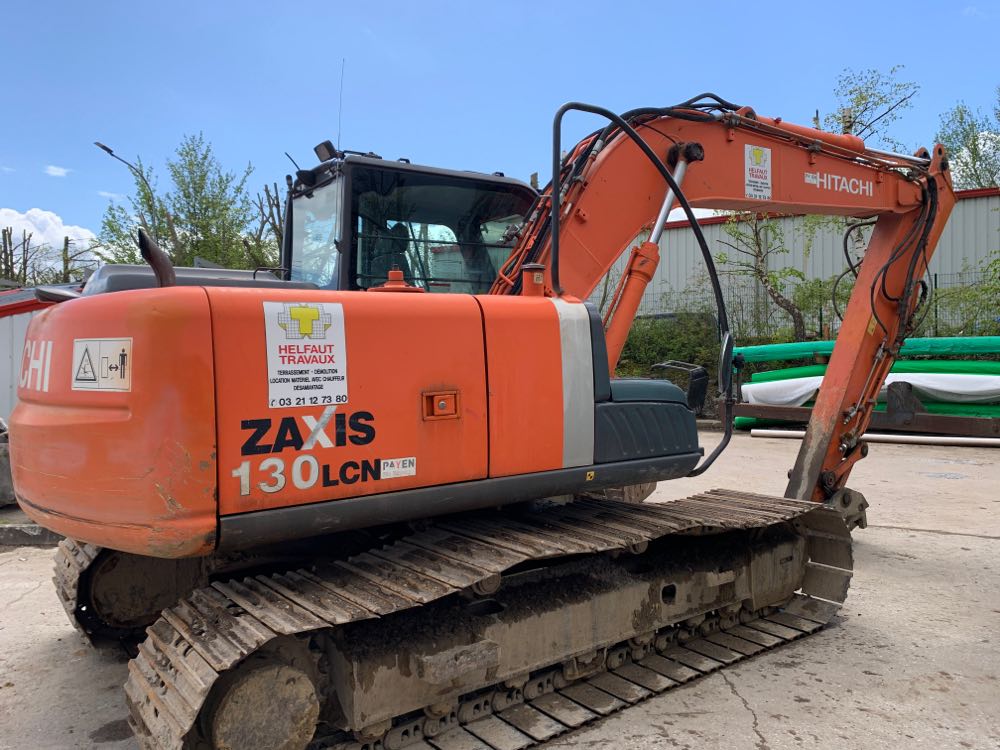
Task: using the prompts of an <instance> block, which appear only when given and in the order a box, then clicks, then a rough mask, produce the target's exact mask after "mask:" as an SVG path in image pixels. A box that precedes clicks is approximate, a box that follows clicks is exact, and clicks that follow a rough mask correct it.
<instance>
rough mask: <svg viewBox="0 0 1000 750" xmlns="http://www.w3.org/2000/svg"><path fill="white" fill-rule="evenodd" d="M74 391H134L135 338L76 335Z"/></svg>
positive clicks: (73, 369) (73, 374)
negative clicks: (79, 336)
mask: <svg viewBox="0 0 1000 750" xmlns="http://www.w3.org/2000/svg"><path fill="white" fill-rule="evenodd" d="M70 375H71V377H72V386H73V390H74V391H131V390H132V339H74V340H73V365H72V369H71V370H70Z"/></svg>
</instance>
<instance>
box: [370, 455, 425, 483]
mask: <svg viewBox="0 0 1000 750" xmlns="http://www.w3.org/2000/svg"><path fill="white" fill-rule="evenodd" d="M416 474H417V459H416V458H414V457H413V456H410V457H408V458H383V459H382V470H381V471H380V472H379V476H380V477H382V479H395V478H396V477H412V476H416Z"/></svg>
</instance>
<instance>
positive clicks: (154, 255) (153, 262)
mask: <svg viewBox="0 0 1000 750" xmlns="http://www.w3.org/2000/svg"><path fill="white" fill-rule="evenodd" d="M139 252H140V253H142V257H143V259H144V260H145V261H146V262H147V263H148V264H149V265H150V267H151V268H152V269H153V274H154V275H155V276H156V285H157V286H177V274H175V273H174V266H173V264H172V263H171V262H170V256H168V255H167V254H166V253H165V252H163V251H162V250H161V249H160V246H159V245H157V244H156V243H155V242H153V238H152V237H150V236H149V235H148V234H147V233H146V230H145V229H143V228H142V227H139Z"/></svg>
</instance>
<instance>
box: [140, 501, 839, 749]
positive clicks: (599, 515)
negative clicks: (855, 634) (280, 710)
mask: <svg viewBox="0 0 1000 750" xmlns="http://www.w3.org/2000/svg"><path fill="white" fill-rule="evenodd" d="M796 518H800V519H801V520H802V521H803V522H804V524H805V526H806V537H807V552H808V554H809V557H810V561H809V562H808V563H807V566H806V568H807V569H806V574H805V579H804V582H803V586H802V594H801V595H799V596H797V597H796V599H795V600H794V601H793V602H792V603H791V604H790V605H789V606H788V607H786V608H785V609H784V610H783V611H782V612H777V613H774V614H771V615H769V616H767V617H765V618H761V619H758V620H755V621H753V622H751V623H749V624H745V625H739V626H736V627H733V628H730V629H729V630H728V631H725V632H720V633H715V634H713V635H709V636H707V637H705V638H700V639H697V640H694V641H688V642H686V643H685V644H684V645H683V646H682V647H680V646H679V647H676V648H675V649H671V650H670V651H668V652H665V653H664V654H661V655H656V656H650V657H647V659H644V660H643V661H642V662H640V663H639V664H632V663H628V664H626V665H624V666H622V667H621V668H619V669H617V670H614V671H613V672H604V673H601V674H598V675H596V676H594V677H591V678H589V679H587V680H583V681H582V683H581V682H578V683H574V684H573V685H571V686H569V687H568V688H564V689H563V690H562V691H559V692H557V693H550V694H548V695H547V696H541V697H540V698H537V699H535V700H534V701H529V702H528V703H523V704H519V705H518V706H514V707H512V708H509V709H506V710H505V711H501V712H500V713H498V714H495V715H491V716H487V717H485V718H482V719H477V720H476V721H474V722H472V723H470V724H467V725H466V726H464V727H458V728H455V729H453V730H451V731H449V732H448V733H447V734H443V735H440V736H438V737H435V738H432V739H428V740H426V741H425V740H419V741H418V742H416V743H415V744H411V745H407V747H414V748H418V749H419V748H425V749H429V748H432V747H433V748H437V749H438V750H459V749H460V748H462V749H464V750H489V749H490V748H492V749H493V750H512V749H513V748H523V747H528V746H529V745H531V744H534V743H536V742H540V741H544V740H545V739H548V738H549V737H552V736H555V734H558V733H561V732H564V731H568V730H569V729H572V728H575V727H576V726H580V725H581V724H583V723H586V722H587V721H591V720H593V719H596V718H598V717H599V716H601V715H605V714H607V713H610V712H611V711H615V710H618V709H620V708H623V707H624V706H625V705H628V704H629V703H634V702H636V701H638V700H642V699H644V698H646V697H649V696H650V695H652V694H653V693H654V692H662V691H663V690H666V689H669V688H671V687H675V686H676V685H677V684H680V683H681V682H684V681H687V680H688V679H693V678H695V677H697V676H700V675H702V674H706V673H708V672H711V671H713V670H715V669H718V668H720V667H721V666H722V665H724V664H726V663H732V662H734V661H737V660H739V659H742V658H745V657H746V656H750V655H753V654H754V653H757V652H759V651H761V650H765V649H767V648H773V647H775V646H778V645H780V644H782V643H785V642H787V641H789V640H792V639H794V638H798V637H801V636H802V635H805V634H806V633H809V632H812V631H814V630H816V629H818V628H820V627H821V626H822V625H823V624H824V623H826V622H828V621H829V619H830V618H831V617H832V616H833V614H834V613H835V612H836V610H837V609H838V608H839V606H840V603H841V602H843V601H844V599H845V598H846V596H847V588H848V586H849V584H850V578H851V570H852V567H853V563H852V555H851V547H850V535H849V533H848V532H847V529H846V526H845V525H844V522H843V520H842V519H841V517H840V516H839V515H838V514H837V513H836V512H835V511H833V510H830V509H828V508H825V507H823V506H818V505H816V504H815V503H808V502H801V501H797V500H789V499H786V498H775V497H768V496H764V495H756V494H752V493H745V492H735V491H731V490H713V491H711V492H708V493H705V494H701V495H695V496H693V497H689V498H686V499H684V500H678V501H675V502H672V503H665V504H659V505H651V504H647V505H628V504H624V503H619V502H614V501H596V500H581V501H578V502H574V503H572V504H570V505H565V506H556V507H553V508H550V509H548V510H546V511H543V512H539V513H534V514H531V515H524V516H517V517H512V516H508V515H504V514H501V513H497V514H493V515H484V514H477V515H475V516H470V517H467V518H461V519H457V520H455V519H440V520H439V521H437V522H435V523H434V524H432V525H431V526H430V527H429V528H427V529H425V530H423V531H419V532H415V533H413V534H412V535H410V536H407V537H405V538H404V539H402V540H400V541H397V542H395V543H393V544H391V545H389V546H387V547H385V548H383V549H380V550H372V551H369V552H366V553H363V554H361V555H357V556H355V557H352V558H350V559H348V560H347V561H344V562H336V563H332V564H330V565H326V566H324V568H323V569H322V570H321V572H319V573H312V572H310V571H307V570H297V571H290V572H286V573H282V574H275V575H270V576H256V577H253V578H244V579H243V580H242V581H235V580H232V581H226V582H216V583H213V584H212V585H211V586H208V587H205V588H202V589H198V590H196V591H194V592H193V593H192V594H191V595H190V596H188V597H185V599H183V600H182V601H181V602H179V603H178V604H177V605H175V606H174V607H171V608H170V609H167V610H164V611H163V613H162V615H161V617H160V618H159V619H158V620H157V621H156V622H155V623H154V624H153V625H151V626H150V627H149V628H148V629H147V636H148V637H147V639H146V640H145V641H144V642H143V643H142V644H141V645H140V646H139V653H138V655H137V656H136V658H134V659H133V660H132V661H130V662H129V676H128V680H127V682H126V684H125V694H126V702H127V704H128V707H129V713H130V719H129V722H130V724H131V725H132V728H133V731H134V732H135V734H136V736H137V738H138V739H139V741H140V744H141V745H142V746H143V747H144V748H149V749H152V748H157V749H160V750H167V749H178V750H179V749H180V748H184V747H186V744H185V743H186V741H187V740H188V739H190V738H189V736H188V735H190V734H193V732H192V731H191V730H192V727H193V726H194V724H195V721H196V719H197V716H198V713H199V711H200V709H201V707H202V705H203V704H204V702H205V700H206V699H207V697H208V695H209V691H210V690H211V687H212V685H213V684H214V682H215V681H216V679H218V677H219V675H220V673H222V672H224V671H225V670H227V669H231V668H232V667H234V666H235V665H236V664H238V663H239V662H240V661H241V660H242V659H243V658H244V657H246V656H247V655H248V654H250V653H252V652H253V651H255V650H257V649H259V648H260V647H261V646H263V645H264V644H266V643H267V642H268V641H270V640H272V639H274V638H277V637H279V636H289V635H295V634H300V633H308V632H310V631H315V630H319V629H323V628H330V627H336V626H339V625H343V624H345V623H347V622H355V621H362V620H366V619H374V618H377V617H381V616H385V615H388V614H391V613H394V612H399V611H404V610H407V609H411V608H414V607H419V606H422V605H424V604H427V603H428V602H431V601H434V600H437V599H440V598H442V597H445V596H448V595H450V594H452V593H455V592H458V591H461V590H463V589H465V588H467V587H469V586H472V585H474V584H476V583H478V582H480V581H487V580H488V579H490V578H491V577H494V576H495V575H496V574H498V573H502V572H503V571H504V570H507V569H509V568H511V567H514V566H516V565H519V564H521V563H525V562H528V561H531V560H544V559H552V558H557V557H564V556H566V555H571V554H583V553H599V552H607V551H612V550H616V549H627V548H630V547H631V548H635V547H636V546H637V545H642V544H643V543H646V542H649V541H652V540H654V539H657V538H659V537H662V536H666V535H670V534H677V533H686V534H690V533H698V532H702V531H719V530H738V529H751V528H762V527H765V526H769V525H772V524H775V523H782V522H785V521H790V520H792V519H796ZM428 743H430V744H428ZM380 746H381V743H378V744H376V743H372V744H371V745H368V746H365V745H360V744H358V743H354V742H351V743H348V744H347V745H346V746H345V747H352V748H365V747H369V748H370V749H371V750H375V749H376V748H377V747H380Z"/></svg>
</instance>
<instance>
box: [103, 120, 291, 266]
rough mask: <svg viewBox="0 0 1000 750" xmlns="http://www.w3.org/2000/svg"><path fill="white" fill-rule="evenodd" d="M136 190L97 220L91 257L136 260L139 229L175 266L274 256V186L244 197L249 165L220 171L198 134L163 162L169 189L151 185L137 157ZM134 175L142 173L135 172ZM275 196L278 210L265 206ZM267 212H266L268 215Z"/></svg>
mask: <svg viewBox="0 0 1000 750" xmlns="http://www.w3.org/2000/svg"><path fill="white" fill-rule="evenodd" d="M136 170H137V171H138V172H139V174H138V175H134V177H135V193H134V194H133V195H132V196H130V198H129V205H128V207H126V206H123V205H120V204H114V203H111V204H109V205H108V208H107V209H106V210H105V212H104V218H103V220H102V222H101V233H100V241H101V245H102V249H101V250H100V251H98V255H99V256H100V257H101V259H102V260H105V261H107V262H109V263H141V262H142V259H141V257H140V256H139V250H138V246H137V245H136V239H135V238H136V234H137V231H138V229H139V227H142V228H143V229H145V230H146V231H147V232H148V233H149V234H150V235H151V236H152V237H153V238H154V239H155V240H156V241H157V243H158V244H159V245H160V247H161V248H162V249H163V250H164V251H166V252H167V253H168V254H169V256H170V259H171V261H172V262H173V264H174V265H176V266H191V265H193V264H194V261H195V258H201V259H204V260H207V261H209V262H211V263H215V264H218V265H220V266H223V267H227V268H257V267H260V266H273V265H275V264H276V261H277V255H278V247H279V245H278V238H279V236H280V232H276V231H275V227H278V226H280V221H278V222H275V221H274V218H275V216H277V217H280V215H281V214H280V200H278V199H277V186H275V190H274V193H273V196H272V194H271V193H270V191H269V190H268V189H265V196H266V197H261V196H259V195H258V196H256V197H254V196H251V194H250V192H249V191H248V189H247V181H248V179H249V178H250V175H251V174H252V173H253V166H252V165H250V164H248V165H247V166H246V168H245V169H244V170H243V171H242V172H239V173H237V172H229V171H226V170H225V169H224V168H223V166H222V164H221V163H220V162H219V160H218V158H217V157H216V156H215V153H214V151H213V149H212V145H211V144H210V143H208V142H206V141H205V138H204V136H203V135H202V134H200V133H199V134H198V135H188V136H185V137H184V138H183V139H182V140H181V143H180V145H179V146H178V147H177V151H176V152H175V155H174V158H173V159H170V160H168V161H167V172H168V173H169V175H170V181H171V189H170V190H169V191H168V192H166V193H163V194H160V193H159V191H158V190H157V182H156V178H155V175H154V174H153V170H152V169H150V168H149V167H147V166H145V165H144V164H143V163H142V160H141V159H140V160H137V162H136ZM140 175H141V177H140ZM275 200H277V205H278V211H277V214H274V213H273V210H272V203H273V202H274V201H275ZM268 211H271V213H268Z"/></svg>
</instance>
